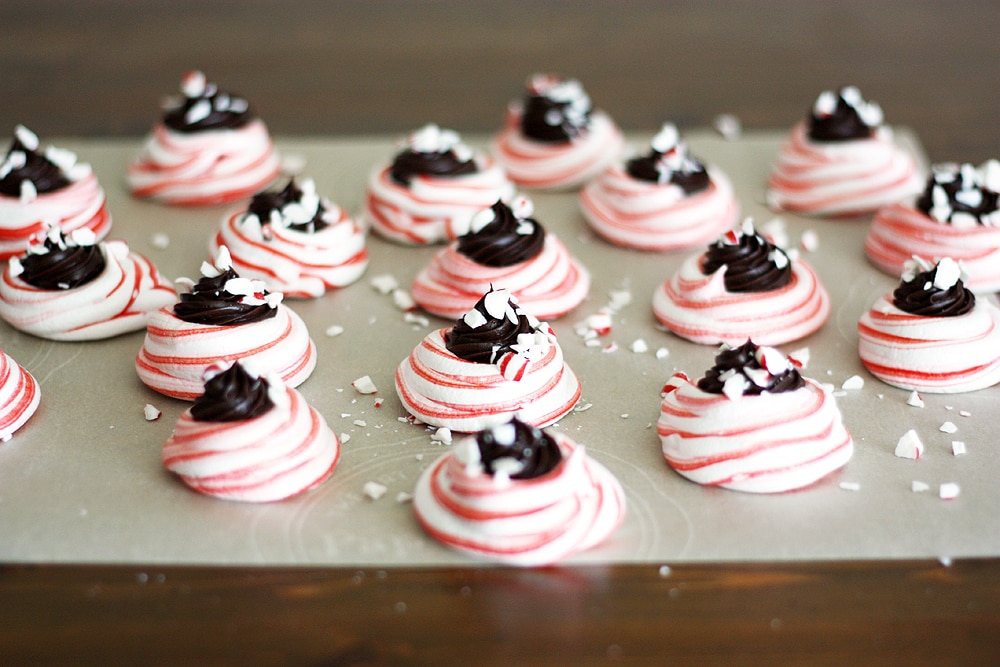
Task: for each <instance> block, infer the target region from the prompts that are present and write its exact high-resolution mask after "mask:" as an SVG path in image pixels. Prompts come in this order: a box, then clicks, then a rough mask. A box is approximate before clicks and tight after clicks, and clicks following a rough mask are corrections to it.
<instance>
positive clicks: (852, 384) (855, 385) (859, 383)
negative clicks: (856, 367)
mask: <svg viewBox="0 0 1000 667" xmlns="http://www.w3.org/2000/svg"><path fill="white" fill-rule="evenodd" d="M864 386H865V379H864V378H863V377H861V376H860V375H852V376H851V377H849V378H847V379H846V380H844V384H842V385H840V387H841V388H842V389H861V388H862V387H864Z"/></svg>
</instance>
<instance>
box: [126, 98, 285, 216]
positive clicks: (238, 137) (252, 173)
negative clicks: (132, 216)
mask: <svg viewBox="0 0 1000 667" xmlns="http://www.w3.org/2000/svg"><path fill="white" fill-rule="evenodd" d="M279 168H280V164H279V160H278V154H277V152H276V151H275V149H274V143H273V142H272V141H271V136H270V134H268V131H267V126H266V125H264V122H263V121H261V120H260V119H259V118H255V119H254V120H251V121H250V122H249V123H247V124H246V125H244V126H243V127H240V128H235V129H232V128H222V129H215V130H204V131H201V132H189V133H184V132H177V131H175V130H172V129H170V128H168V127H167V126H165V125H163V124H162V123H158V124H157V125H156V126H155V127H154V128H153V131H152V133H151V134H150V135H149V137H147V139H146V143H145V145H144V146H143V149H142V152H141V153H140V155H139V157H138V158H136V160H135V161H133V162H132V163H131V164H129V166H128V170H127V173H126V180H127V181H128V185H129V188H130V189H131V190H132V194H134V195H135V196H136V197H143V198H149V199H153V200H155V201H160V202H163V203H165V204H173V205H177V206H208V205H212V204H228V203H232V202H236V201H240V200H242V199H249V198H250V197H251V196H252V195H253V194H254V193H256V192H259V191H260V190H263V189H264V188H265V187H266V186H267V185H268V184H269V183H271V181H273V180H274V179H275V177H276V176H277V175H278V172H279Z"/></svg>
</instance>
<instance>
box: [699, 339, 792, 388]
mask: <svg viewBox="0 0 1000 667" xmlns="http://www.w3.org/2000/svg"><path fill="white" fill-rule="evenodd" d="M758 349H759V348H758V347H757V345H755V344H754V343H753V342H752V341H750V340H748V341H747V342H745V343H744V344H743V345H740V346H739V347H728V346H723V348H722V350H720V351H719V354H717V355H716V356H715V366H713V367H712V368H710V369H708V371H707V372H706V373H705V377H703V378H701V379H700V380H698V388H699V389H701V390H702V391H705V392H708V393H710V394H721V393H723V391H722V389H723V387H724V386H725V383H726V380H727V379H729V377H731V376H732V374H733V373H734V372H735V373H737V374H739V375H742V376H743V378H744V379H745V380H746V383H745V384H744V387H743V395H744V396H756V395H758V394H761V393H763V392H765V391H766V392H768V393H771V394H778V393H781V392H784V391H795V390H796V389H799V388H800V387H803V386H805V381H804V380H803V379H802V376H801V375H799V371H798V369H796V368H795V366H793V365H792V364H790V363H789V364H788V365H787V368H785V369H784V370H783V371H782V372H780V373H778V374H776V375H771V374H770V373H769V372H768V371H767V369H766V368H764V367H763V366H762V365H761V363H760V361H759V360H758V358H757V356H758V355H757V351H758ZM774 353H775V354H778V352H777V351H775V352H774ZM748 371H749V372H748ZM755 371H756V372H755ZM723 375H725V377H723ZM761 385H763V386H761Z"/></svg>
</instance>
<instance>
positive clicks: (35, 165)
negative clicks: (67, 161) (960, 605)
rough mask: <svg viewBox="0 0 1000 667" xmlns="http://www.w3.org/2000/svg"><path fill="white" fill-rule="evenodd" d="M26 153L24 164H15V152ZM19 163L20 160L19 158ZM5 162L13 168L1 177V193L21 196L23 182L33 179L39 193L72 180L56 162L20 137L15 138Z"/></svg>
mask: <svg viewBox="0 0 1000 667" xmlns="http://www.w3.org/2000/svg"><path fill="white" fill-rule="evenodd" d="M17 153H21V154H23V155H24V164H23V165H19V166H13V165H14V164H15V162H14V160H13V159H12V157H13V155H14V154H17ZM17 162H18V163H19V162H20V160H17ZM4 163H5V164H11V165H12V168H11V169H10V170H9V171H8V172H7V173H5V174H4V175H3V178H0V194H3V195H6V196H8V197H19V196H20V195H21V182H22V181H31V182H32V184H34V186H35V191H36V192H38V193H39V194H44V193H46V192H54V191H56V190H59V189H62V188H64V187H66V186H67V185H69V183H70V181H69V179H68V178H67V177H66V174H65V173H64V172H63V170H62V169H60V168H59V167H58V166H57V165H56V164H55V163H53V162H52V161H51V160H49V159H48V158H47V157H45V156H44V155H43V154H42V153H39V152H37V151H33V150H31V149H29V148H27V147H25V145H24V144H23V143H21V140H20V139H17V138H15V139H14V141H13V143H12V144H11V146H10V150H8V151H7V155H6V157H5V158H4Z"/></svg>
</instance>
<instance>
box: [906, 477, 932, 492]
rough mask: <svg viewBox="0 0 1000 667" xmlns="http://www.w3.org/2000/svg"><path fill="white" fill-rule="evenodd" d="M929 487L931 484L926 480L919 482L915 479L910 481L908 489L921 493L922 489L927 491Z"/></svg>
mask: <svg viewBox="0 0 1000 667" xmlns="http://www.w3.org/2000/svg"><path fill="white" fill-rule="evenodd" d="M930 488H931V485H930V484H928V483H927V482H921V481H919V480H916V479H915V480H913V481H912V482H911V483H910V490H911V491H913V492H914V493H923V492H924V491H927V490H928V489H930Z"/></svg>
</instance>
